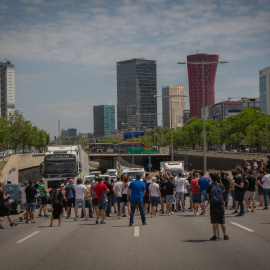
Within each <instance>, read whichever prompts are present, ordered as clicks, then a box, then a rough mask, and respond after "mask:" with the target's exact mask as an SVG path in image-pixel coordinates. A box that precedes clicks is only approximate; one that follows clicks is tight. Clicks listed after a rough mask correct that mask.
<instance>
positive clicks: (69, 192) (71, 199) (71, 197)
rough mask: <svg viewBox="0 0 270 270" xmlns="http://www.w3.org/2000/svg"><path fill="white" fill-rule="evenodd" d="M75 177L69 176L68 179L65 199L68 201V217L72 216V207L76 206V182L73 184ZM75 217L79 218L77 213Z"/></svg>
mask: <svg viewBox="0 0 270 270" xmlns="http://www.w3.org/2000/svg"><path fill="white" fill-rule="evenodd" d="M73 181H74V180H73V178H69V179H68V184H67V185H66V188H65V193H64V194H65V201H66V202H67V213H66V215H67V217H66V218H69V217H70V213H71V207H72V205H73V207H75V189H74V184H73ZM75 218H77V216H76V215H75Z"/></svg>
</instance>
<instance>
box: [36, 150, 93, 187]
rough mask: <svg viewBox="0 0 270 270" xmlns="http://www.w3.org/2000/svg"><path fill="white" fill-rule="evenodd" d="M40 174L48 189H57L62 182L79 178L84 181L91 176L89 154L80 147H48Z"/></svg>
mask: <svg viewBox="0 0 270 270" xmlns="http://www.w3.org/2000/svg"><path fill="white" fill-rule="evenodd" d="M40 173H41V175H42V176H43V177H44V178H45V179H46V182H45V184H46V186H47V187H48V188H53V187H55V186H56V185H57V184H58V183H59V182H61V180H63V179H64V180H66V179H67V178H73V179H74V182H75V183H76V180H77V178H81V179H82V180H84V177H85V176H86V175H88V174H89V158H88V154H87V153H86V152H85V151H84V149H83V148H82V147H81V146H80V145H60V146H48V150H47V152H46V153H45V157H44V162H42V163H41V164H40Z"/></svg>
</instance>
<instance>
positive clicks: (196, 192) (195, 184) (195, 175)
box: [190, 172, 201, 215]
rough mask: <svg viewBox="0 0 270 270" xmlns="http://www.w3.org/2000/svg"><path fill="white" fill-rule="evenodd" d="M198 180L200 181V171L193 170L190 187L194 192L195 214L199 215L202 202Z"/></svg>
mask: <svg viewBox="0 0 270 270" xmlns="http://www.w3.org/2000/svg"><path fill="white" fill-rule="evenodd" d="M198 181H199V178H198V173H195V172H193V179H192V180H191V181H190V187H191V192H192V202H193V210H194V215H199V213H198V208H199V203H200V202H201V201H200V193H199V187H198Z"/></svg>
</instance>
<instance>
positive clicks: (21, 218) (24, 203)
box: [19, 181, 28, 222]
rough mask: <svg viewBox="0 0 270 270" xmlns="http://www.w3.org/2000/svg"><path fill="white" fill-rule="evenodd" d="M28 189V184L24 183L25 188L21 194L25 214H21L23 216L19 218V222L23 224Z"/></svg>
mask: <svg viewBox="0 0 270 270" xmlns="http://www.w3.org/2000/svg"><path fill="white" fill-rule="evenodd" d="M26 187H28V182H27V181H26V182H24V184H23V187H22V188H21V194H22V205H23V212H22V214H21V216H20V217H19V220H20V221H21V222H22V221H23V218H24V217H25V215H26V213H27V212H26V208H25V207H26V194H25V188H26Z"/></svg>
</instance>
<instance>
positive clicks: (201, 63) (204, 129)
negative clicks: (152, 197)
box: [177, 61, 228, 172]
mask: <svg viewBox="0 0 270 270" xmlns="http://www.w3.org/2000/svg"><path fill="white" fill-rule="evenodd" d="M218 63H220V64H226V63H228V62H227V61H217V62H204V61H202V62H178V63H177V64H180V65H185V64H191V65H202V76H203V170H204V171H205V172H206V171H207V164H206V128H205V89H204V65H209V64H218Z"/></svg>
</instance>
